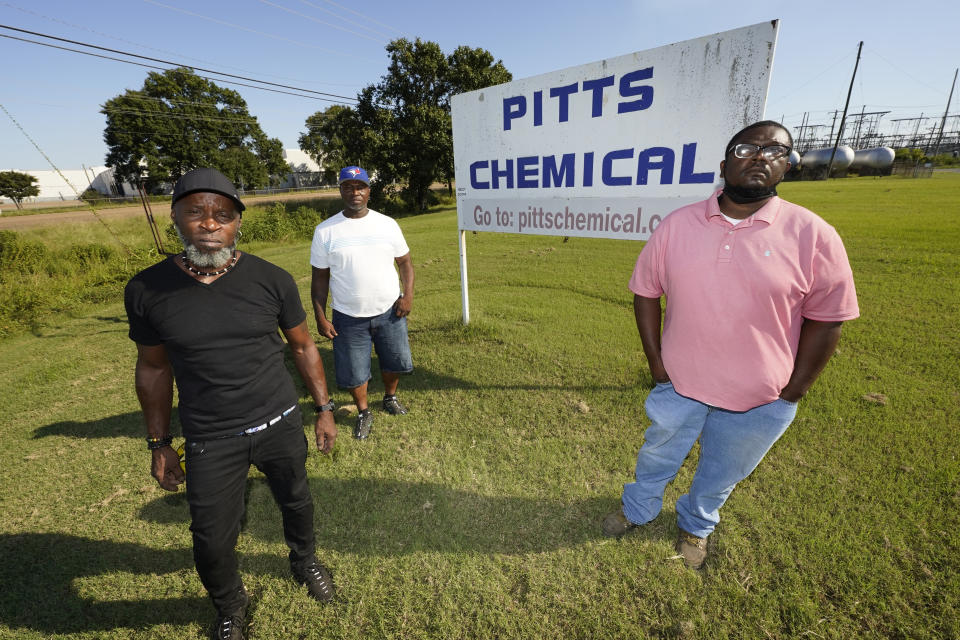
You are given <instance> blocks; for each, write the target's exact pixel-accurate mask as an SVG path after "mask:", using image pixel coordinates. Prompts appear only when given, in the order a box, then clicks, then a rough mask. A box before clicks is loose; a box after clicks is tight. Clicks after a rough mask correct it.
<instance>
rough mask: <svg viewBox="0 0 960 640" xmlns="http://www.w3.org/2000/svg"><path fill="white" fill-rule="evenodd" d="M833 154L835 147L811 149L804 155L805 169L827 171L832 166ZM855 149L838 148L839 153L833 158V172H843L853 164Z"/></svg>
mask: <svg viewBox="0 0 960 640" xmlns="http://www.w3.org/2000/svg"><path fill="white" fill-rule="evenodd" d="M831 153H833V147H827V148H826V149H811V150H810V151H807V152H806V153H805V154H803V160H802V162H803V168H804V169H817V168H823V169H826V168H827V167H828V166H829V165H830V154H831ZM853 156H854V153H853V149H852V148H850V147H849V146H847V145H845V144H842V145H840V146H839V147H837V153H836V155H834V156H833V170H834V171H843V170H844V169H846V168H847V167H849V166H850V163H852V162H853Z"/></svg>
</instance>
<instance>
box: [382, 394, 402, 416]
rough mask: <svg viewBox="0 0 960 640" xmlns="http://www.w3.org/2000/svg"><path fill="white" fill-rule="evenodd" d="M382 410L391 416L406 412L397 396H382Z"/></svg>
mask: <svg viewBox="0 0 960 640" xmlns="http://www.w3.org/2000/svg"><path fill="white" fill-rule="evenodd" d="M383 410H384V411H386V412H387V413H389V414H390V415H392V416H402V415H404V414H406V413H407V408H406V407H405V406H403V405H402V404H400V401H399V400H397V396H383Z"/></svg>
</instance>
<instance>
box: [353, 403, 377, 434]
mask: <svg viewBox="0 0 960 640" xmlns="http://www.w3.org/2000/svg"><path fill="white" fill-rule="evenodd" d="M372 428H373V414H372V413H370V408H369V407H368V408H366V409H364V410H363V411H361V412H360V413H358V414H357V424H356V426H354V427H353V437H354V438H356V439H357V440H366V439H367V436H369V435H370V429H372Z"/></svg>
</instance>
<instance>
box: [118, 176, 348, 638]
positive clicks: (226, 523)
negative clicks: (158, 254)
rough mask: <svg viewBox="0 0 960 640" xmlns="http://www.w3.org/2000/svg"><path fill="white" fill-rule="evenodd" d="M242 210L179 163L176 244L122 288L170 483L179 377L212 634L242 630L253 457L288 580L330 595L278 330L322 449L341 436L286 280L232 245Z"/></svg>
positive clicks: (160, 461)
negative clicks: (241, 551) (241, 567)
mask: <svg viewBox="0 0 960 640" xmlns="http://www.w3.org/2000/svg"><path fill="white" fill-rule="evenodd" d="M244 208H245V207H244V205H243V203H242V202H241V201H240V198H239V196H238V195H237V192H236V189H235V188H234V186H233V184H231V182H230V181H229V180H228V179H227V178H226V177H225V176H224V175H223V174H221V173H220V172H219V171H216V170H215V169H195V170H193V171H190V172H188V173H186V174H185V175H184V176H183V177H181V178H180V180H179V181H178V182H177V184H176V186H175V188H174V193H173V204H172V210H171V213H170V217H171V219H172V220H173V223H174V225H175V226H176V229H177V231H178V233H179V235H180V238H181V240H182V241H183V246H184V252H183V253H181V254H179V255H177V256H172V257H170V258H167V259H166V260H164V261H163V262H160V263H158V264H155V265H153V266H152V267H150V268H148V269H145V270H143V271H141V272H140V273H138V274H137V275H136V276H134V277H133V278H132V279H131V280H130V282H129V283H128V284H127V287H126V291H125V293H124V302H125V304H126V309H127V317H128V319H129V322H130V338H131V339H132V340H133V341H134V342H136V343H137V365H136V388H137V398H138V399H139V401H140V406H141V408H142V409H143V416H144V419H145V421H146V425H147V448H148V449H150V451H151V454H152V457H153V461H152V475H153V477H154V478H156V480H157V482H158V483H159V484H160V486H161V487H163V488H164V489H166V490H167V491H176V490H177V487H178V485H179V484H181V483H182V482H183V481H184V474H183V472H182V471H181V469H180V464H179V459H178V456H177V453H176V451H174V450H173V449H172V448H171V446H170V445H171V435H170V413H171V408H172V402H173V381H174V380H176V383H177V389H178V391H179V394H180V405H179V412H180V422H181V424H182V427H183V436H184V438H185V439H186V444H185V450H186V469H187V473H186V482H187V501H188V503H189V504H190V517H191V521H192V522H191V525H190V530H191V532H192V533H193V557H194V562H195V563H196V567H197V573H198V574H199V575H200V580H201V581H202V582H203V586H204V587H205V588H206V589H207V592H208V593H209V594H210V598H211V599H212V600H213V604H214V607H216V609H217V620H216V623H215V625H214V630H213V637H214V638H222V639H232V638H243V637H244V635H245V632H244V627H245V623H244V618H245V615H246V607H247V600H248V598H247V593H246V591H245V590H244V588H243V583H242V581H241V578H240V573H239V571H238V563H237V555H236V551H235V549H234V547H235V546H236V542H237V536H238V535H239V532H240V522H241V519H242V516H243V512H244V500H243V497H244V488H245V484H246V477H247V473H248V471H249V468H250V465H251V464H253V465H255V466H256V467H257V468H258V469H260V470H261V471H262V472H263V473H264V474H265V475H266V477H267V481H268V483H269V485H270V489H271V491H272V492H273V496H274V499H275V500H276V501H277V503H278V505H279V506H280V511H281V513H282V516H283V532H284V538H285V540H286V542H287V545H288V546H289V547H290V568H291V570H292V572H293V576H294V578H295V579H296V580H297V581H298V582H299V583H300V584H304V585H306V587H307V589H308V592H309V593H310V595H311V596H313V597H314V598H316V599H317V600H320V601H329V600H331V599H333V582H332V580H331V578H330V574H329V572H328V571H327V569H326V568H325V567H324V566H323V565H322V564H320V563H319V562H318V561H317V559H316V557H315V556H314V530H313V498H312V496H311V494H310V488H309V485H308V483H307V472H306V467H305V462H306V455H307V440H306V437H305V436H304V433H303V422H302V419H301V415H300V409H299V406H298V395H297V392H296V389H295V387H294V384H293V380H292V379H291V377H290V375H289V374H288V372H287V370H286V367H285V366H284V362H283V350H284V343H283V341H282V340H281V339H280V336H279V335H278V333H277V330H278V329H279V330H280V332H282V333H283V335H284V337H285V338H286V341H287V343H288V344H289V345H290V349H291V351H292V353H293V360H294V362H295V364H296V367H297V371H298V372H299V373H300V376H301V378H303V381H304V382H305V384H306V386H307V389H308V390H309V392H310V395H311V396H312V397H313V400H314V402H315V404H316V406H315V409H316V411H317V418H316V425H315V428H314V431H315V433H316V444H317V448H318V449H319V450H320V451H321V452H323V453H329V452H330V451H331V450H332V448H333V444H334V441H335V440H336V437H337V428H336V426H335V425H334V421H333V413H332V409H333V403H332V402H331V401H330V397H329V395H328V394H327V384H326V376H325V374H324V370H323V363H322V361H321V360H320V354H319V353H318V352H317V348H316V345H315V344H314V342H313V338H312V337H311V335H310V332H309V331H308V329H307V323H306V312H305V311H304V309H303V305H302V304H301V302H300V294H299V291H298V290H297V286H296V283H295V282H294V280H293V278H292V277H291V276H290V274H288V273H287V272H286V271H284V270H282V269H280V268H279V267H276V266H274V265H272V264H270V263H269V262H266V261H264V260H261V259H260V258H257V257H256V256H253V255H250V254H246V253H241V252H239V251H237V250H236V239H237V237H238V236H239V232H240V226H241V224H242V212H243V210H244Z"/></svg>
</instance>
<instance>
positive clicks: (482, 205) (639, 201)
mask: <svg viewBox="0 0 960 640" xmlns="http://www.w3.org/2000/svg"><path fill="white" fill-rule="evenodd" d="M778 24H779V23H778V21H776V20H774V21H771V22H763V23H760V24H755V25H753V26H749V27H743V28H741V29H735V30H732V31H725V32H723V33H718V34H715V35H712V36H706V37H704V38H698V39H696V40H688V41H685V42H680V43H677V44H672V45H667V46H665V47H658V48H656V49H651V50H649V51H641V52H639V53H633V54H628V55H625V56H620V57H617V58H612V59H609V60H601V61H599V62H593V63H590V64H584V65H580V66H577V67H571V68H569V69H563V70H561V71H554V72H552V73H546V74H543V75H539V76H535V77H532V78H526V79H523V80H515V81H513V82H509V83H506V84H502V85H498V86H494V87H488V88H486V89H481V90H479V91H472V92H470V93H464V94H460V95H456V96H454V97H453V101H452V114H453V149H454V159H455V167H456V184H457V214H458V218H459V228H460V230H461V231H463V230H471V231H499V232H507V233H530V234H545V235H558V236H584V237H596V238H617V239H630V240H645V239H647V238H648V237H649V236H650V232H651V231H652V230H653V229H654V228H656V225H657V223H658V222H659V221H660V220H661V219H662V218H663V217H664V216H666V215H667V214H668V213H670V212H671V211H673V210H674V209H676V208H678V207H680V206H682V205H684V204H688V203H690V202H694V201H696V200H702V199H703V198H705V197H707V195H709V194H710V193H711V191H712V190H713V189H715V188H716V186H717V184H718V182H719V164H720V161H721V160H722V159H723V152H724V145H725V144H726V143H727V141H728V140H729V138H730V137H731V136H732V135H733V134H734V133H736V132H737V131H738V130H739V129H741V128H742V127H744V126H745V125H747V124H749V123H751V122H755V121H757V120H760V119H762V117H763V112H764V106H765V102H766V95H767V88H768V86H769V83H770V67H771V65H772V63H773V52H774V46H775V43H776V38H777V28H778Z"/></svg>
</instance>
